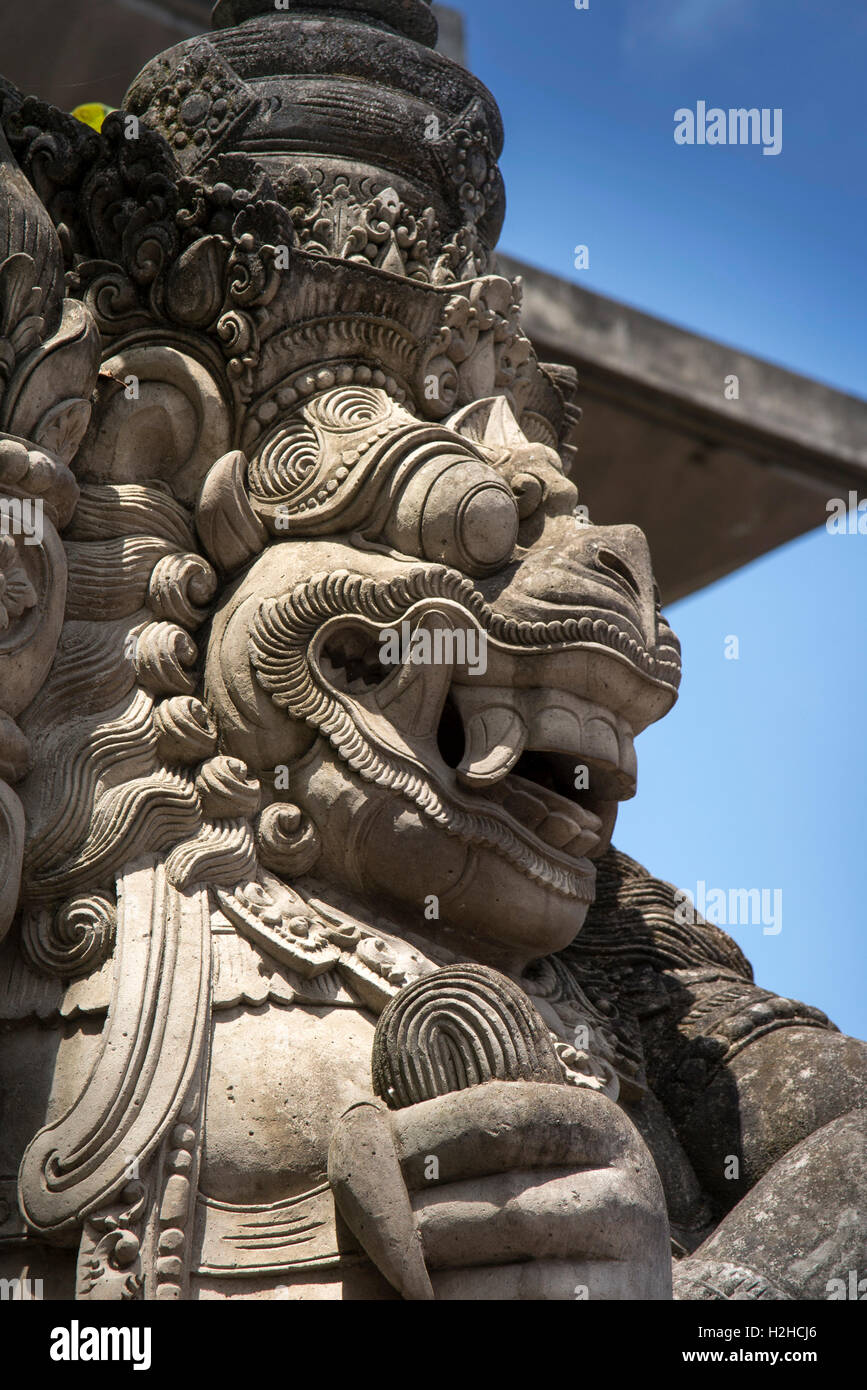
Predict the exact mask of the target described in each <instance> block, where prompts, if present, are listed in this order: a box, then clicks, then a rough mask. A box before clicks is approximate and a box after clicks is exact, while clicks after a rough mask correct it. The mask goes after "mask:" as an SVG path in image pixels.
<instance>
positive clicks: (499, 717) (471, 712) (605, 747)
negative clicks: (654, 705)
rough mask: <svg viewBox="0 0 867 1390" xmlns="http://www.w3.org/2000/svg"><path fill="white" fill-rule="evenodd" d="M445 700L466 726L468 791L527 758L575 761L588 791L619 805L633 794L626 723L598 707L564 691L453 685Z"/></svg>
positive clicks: (462, 772)
mask: <svg viewBox="0 0 867 1390" xmlns="http://www.w3.org/2000/svg"><path fill="white" fill-rule="evenodd" d="M451 694H452V697H453V699H454V701H455V704H456V705H457V707H458V710H459V711H460V714H461V718H462V720H463V724H464V736H465V739H466V752H465V755H464V758H463V761H462V762H461V764H460V767H459V768H458V778H459V780H460V781H461V782H462V783H463V784H464V785H465V786H467V787H476V788H479V787H486V788H490V787H492V786H493V785H494V784H495V783H496V782H498V781H500V780H501V779H502V778H503V777H505V776H506V774H507V773H508V772H510V771H511V770H512V768H513V767H514V766H515V763H516V762H517V761H518V758H519V757H520V755H521V753H522V752H523V751H524V750H525V749H528V750H536V751H538V752H545V753H555V754H562V755H566V756H569V757H574V759H575V763H576V766H578V765H580V764H584V765H585V766H586V767H587V769H588V773H589V785H588V787H587V790H589V791H590V792H591V793H593V794H595V795H597V796H599V797H601V798H603V799H604V800H615V801H622V800H625V799H626V798H627V797H630V796H632V795H633V794H634V792H635V779H636V772H637V764H636V758H635V748H634V743H633V734H632V730H631V728H630V727H629V725H628V724H627V723H626V720H625V719H623V718H622V717H621V716H620V715H617V714H614V713H613V712H612V711H611V710H608V709H605V708H604V707H603V706H602V705H598V704H595V703H593V702H592V701H590V700H585V699H583V698H582V697H580V696H578V695H573V694H571V693H570V692H568V691H564V690H544V689H540V688H538V687H524V688H522V687H517V688H511V689H505V688H499V687H498V688H492V687H487V688H485V687H478V686H477V687H471V686H469V685H460V684H454V685H452V687H451Z"/></svg>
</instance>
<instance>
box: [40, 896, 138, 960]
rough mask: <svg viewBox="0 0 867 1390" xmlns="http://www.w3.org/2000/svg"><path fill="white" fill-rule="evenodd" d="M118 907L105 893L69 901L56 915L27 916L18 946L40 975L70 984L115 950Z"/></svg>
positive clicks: (41, 911)
mask: <svg viewBox="0 0 867 1390" xmlns="http://www.w3.org/2000/svg"><path fill="white" fill-rule="evenodd" d="M116 926H117V907H116V904H115V902H114V899H113V898H110V897H108V896H107V894H105V893H88V894H86V895H84V896H82V897H79V898H70V900H69V901H68V902H66V903H64V904H63V906H62V907H61V908H60V909H59V910H58V911H57V912H52V911H50V910H46V909H42V910H39V911H36V912H29V913H26V914H25V916H24V919H23V922H22V926H21V945H22V949H23V952H24V955H25V957H26V959H27V961H28V963H29V964H30V965H31V966H32V967H33V969H34V970H37V971H38V972H39V973H40V974H41V975H53V976H58V975H59V976H60V977H61V979H66V980H71V979H74V978H75V977H76V976H78V975H88V974H90V972H91V971H92V970H95V969H96V967H97V966H98V965H101V964H102V962H103V961H104V960H107V959H108V956H109V955H110V954H111V951H112V948H113V946H114V937H115V930H116Z"/></svg>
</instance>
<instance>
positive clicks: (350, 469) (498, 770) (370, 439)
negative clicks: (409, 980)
mask: <svg viewBox="0 0 867 1390" xmlns="http://www.w3.org/2000/svg"><path fill="white" fill-rule="evenodd" d="M347 374H348V373H347ZM229 468H231V469H232V470H233V473H234V477H233V479H232V480H231V481H230V479H229V478H228V477H227V476H226V474H227V470H228V469H229ZM241 476H242V475H241V472H240V469H239V466H238V460H237V459H234V460H230V461H227V463H224V464H223V465H222V472H221V474H220V475H218V476H215V478H214V479H213V480H212V484H211V485H210V486H206V489H205V493H204V495H203V498H204V510H205V511H206V512H208V511H209V508H214V509H216V507H218V506H220V505H221V506H222V507H223V509H224V525H228V524H229V521H228V517H229V515H230V512H229V498H230V497H231V499H232V501H231V505H233V506H235V507H236V508H237V516H238V518H239V522H240V518H241V517H242V516H243V517H244V518H245V521H246V529H247V530H248V531H252V529H253V528H252V524H251V523H252V520H253V518H255V520H256V521H257V522H258V523H259V524H260V526H261V528H262V535H263V544H264V549H263V551H262V554H261V555H260V556H259V557H258V558H257V559H255V560H254V561H253V562H252V563H251V564H250V565H249V567H248V568H247V570H246V572H245V574H244V576H243V578H242V579H241V580H240V582H239V583H237V584H235V585H233V586H232V587H231V589H230V590H229V591H228V592H227V593H226V595H225V596H224V597H223V599H222V601H221V602H220V604H219V606H218V609H217V612H216V615H215V618H214V622H213V625H212V628H211V632H210V638H209V643H208V655H207V663H206V701H207V703H208V705H209V707H210V709H211V710H212V713H213V715H214V717H215V718H216V721H217V723H218V724H219V727H220V737H221V747H222V748H223V749H224V751H225V752H226V753H228V754H230V755H233V756H235V757H237V758H240V759H242V760H243V762H244V763H245V764H246V766H247V768H248V769H249V770H250V771H251V772H252V773H253V774H254V775H255V776H256V777H257V778H258V779H259V780H260V781H261V782H262V785H263V787H264V788H265V789H266V798H267V799H268V800H269V802H270V803H271V805H272V807H273V808H274V809H273V811H272V814H273V815H275V816H276V814H277V808H279V807H280V805H281V803H286V804H288V805H289V806H291V807H293V808H297V810H298V811H300V812H301V816H302V819H301V820H300V821H299V820H298V818H297V814H296V812H295V811H294V810H293V811H291V812H289V813H288V815H289V823H290V824H291V825H292V827H293V831H294V833H295V835H296V836H297V837H298V839H299V840H300V839H303V841H304V845H305V847H306V853H305V861H306V862H305V863H304V865H303V867H304V868H305V869H309V871H311V872H313V873H314V874H315V875H316V877H317V878H319V879H320V880H323V879H324V880H325V881H326V882H333V883H336V884H337V885H338V886H339V887H341V888H343V889H345V890H348V891H350V892H351V893H353V894H354V895H356V896H357V897H360V898H361V900H363V901H367V902H369V903H370V904H372V905H373V904H381V903H382V902H383V901H385V902H388V903H391V904H392V905H395V904H396V905H397V906H399V907H400V908H402V909H403V912H404V914H408V916H409V920H410V921H414V922H415V923H416V925H417V926H418V927H422V926H423V925H424V923H425V921H426V920H427V919H426V917H425V906H426V904H429V903H430V901H431V899H432V897H433V898H435V899H436V903H437V909H438V911H437V925H436V928H435V930H437V931H440V932H443V933H451V934H453V935H454V934H457V935H458V936H461V937H464V938H466V937H475V938H479V939H480V942H481V944H480V949H482V950H484V949H485V947H486V946H487V947H488V948H489V949H491V950H492V951H493V952H494V953H496V950H497V949H498V948H504V949H505V951H507V952H508V951H512V952H515V953H516V954H524V955H528V956H529V955H534V954H543V953H547V952H549V951H551V950H555V949H558V948H560V947H562V946H564V945H566V944H567V943H568V942H569V941H570V940H571V939H572V938H573V937H574V935H575V933H576V931H577V930H578V929H579V928H580V926H581V924H582V922H583V919H584V914H585V913H586V910H587V908H588V906H589V904H590V902H591V901H592V899H593V890H594V879H595V870H594V865H593V859H594V858H596V857H598V855H599V854H601V853H602V852H604V850H605V849H606V848H607V845H608V841H609V838H610V835H611V830H612V828H613V824H614V818H615V816H616V812H617V805H618V802H619V801H621V800H623V799H625V798H627V797H631V796H632V795H633V794H634V791H635V783H636V760H635V751H634V747H633V740H634V737H635V735H636V734H637V733H639V732H640V731H641V730H642V729H643V728H644V727H645V726H646V725H647V724H649V723H651V722H652V721H653V720H655V719H658V718H660V716H661V715H663V714H664V713H665V712H666V711H667V710H668V709H669V708H670V707H671V705H672V703H673V701H674V698H675V692H676V686H677V680H678V676H679V663H678V650H677V645H676V640H675V638H674V636H673V634H672V633H671V631H670V630H669V628H668V627H667V625H666V623H665V621H664V619H663V618H662V617H661V615H660V612H659V604H658V600H657V595H656V591H655V586H654V582H653V575H652V572H651V567H650V559H649V555H648V551H647V545H646V542H645V540H644V537H643V535H642V533H641V532H640V531H639V530H638V529H637V528H636V527H634V526H607V527H602V526H594V525H592V524H591V523H590V521H589V520H588V519H587V518H586V516H585V515H584V514H583V512H582V511H581V509H580V508H579V506H578V495H577V491H576V489H575V487H574V485H573V484H572V483H571V482H570V481H569V480H568V479H567V478H566V476H565V475H564V472H563V468H562V464H561V461H560V459H559V457H558V455H557V453H556V451H555V450H554V449H553V448H551V447H550V446H547V445H545V444H542V443H539V442H532V441H530V440H529V439H527V437H526V436H525V435H524V434H523V433H522V431H521V429H520V426H519V425H518V423H517V421H516V419H515V416H514V414H513V412H512V409H511V407H510V405H509V402H508V400H507V398H506V396H505V395H500V396H492V397H488V398H485V399H483V400H480V401H477V402H474V403H472V404H470V405H469V406H467V407H464V408H462V409H460V410H458V411H457V412H456V413H455V414H454V415H453V416H451V417H449V418H448V419H447V420H446V421H444V422H443V423H442V424H431V423H428V422H426V421H424V420H423V419H419V418H418V416H417V415H416V414H415V413H412V412H411V411H410V410H409V409H407V407H406V405H399V404H397V402H396V401H395V400H394V398H393V396H391V395H389V393H388V392H387V391H386V390H384V389H382V388H375V387H371V386H369V385H358V384H354V383H352V384H350V383H349V382H347V383H346V384H344V385H337V384H335V385H334V386H331V387H329V388H328V389H326V390H324V391H319V392H316V393H315V394H313V395H312V396H311V397H310V398H309V400H308V401H306V402H305V403H304V404H299V405H297V406H296V407H295V408H294V409H293V410H291V411H290V412H289V413H288V414H287V415H286V416H285V417H284V418H283V419H282V420H281V421H280V422H279V423H277V424H276V425H275V426H274V428H273V429H272V430H271V431H270V432H269V433H268V435H267V436H266V437H265V438H264V439H263V440H262V442H261V444H260V446H259V447H258V448H256V450H255V451H254V452H253V454H252V457H251V459H250V461H249V468H248V470H247V477H246V486H245V487H243V488H242V486H241ZM232 483H233V484H234V486H232ZM235 529H236V530H240V529H241V525H240V524H239V525H238V526H236V528H235ZM265 536H267V541H266V540H265V539H264V538H265ZM314 856H315V857H314Z"/></svg>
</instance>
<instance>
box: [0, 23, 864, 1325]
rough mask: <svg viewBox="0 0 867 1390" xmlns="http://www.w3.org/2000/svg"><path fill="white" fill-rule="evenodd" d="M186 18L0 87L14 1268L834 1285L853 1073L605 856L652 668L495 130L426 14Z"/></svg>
mask: <svg viewBox="0 0 867 1390" xmlns="http://www.w3.org/2000/svg"><path fill="white" fill-rule="evenodd" d="M214 24H215V29H214V32H213V33H212V34H211V35H210V36H209V37H207V38H197V39H192V40H189V41H188V42H186V43H183V44H180V45H179V46H177V47H176V48H173V49H171V50H170V51H169V52H167V53H165V54H163V55H161V56H160V57H158V58H156V59H154V61H153V62H152V63H150V64H149V65H148V67H146V68H145V70H144V71H143V72H142V73H141V74H140V75H139V77H138V78H137V79H136V81H135V82H134V83H133V85H132V87H131V89H130V91H129V93H128V94H127V97H126V100H125V105H124V108H123V110H121V111H119V112H116V113H114V114H112V115H110V116H109V117H108V118H107V119H106V122H105V124H104V126H103V129H102V131H101V132H100V133H97V132H95V131H93V130H91V129H89V128H87V127H85V126H83V125H81V124H79V123H78V122H76V121H75V120H74V119H73V118H72V117H69V116H66V115H64V114H62V113H61V112H59V111H57V110H55V109H54V108H51V107H48V106H46V105H44V104H43V103H41V102H39V101H38V100H36V99H34V98H31V97H28V98H24V97H23V96H22V95H21V93H19V92H17V91H16V90H15V89H14V88H12V87H10V86H9V85H8V84H0V120H2V134H0V159H2V162H3V171H2V175H3V177H2V191H0V324H2V341H0V492H2V498H3V499H5V511H4V516H7V517H10V518H12V519H13V520H15V521H17V525H16V526H12V527H11V528H10V527H7V528H6V533H5V534H4V535H3V536H2V538H0V651H2V661H0V711H2V712H0V775H2V778H3V781H2V782H0V818H2V851H0V852H2V857H3V873H2V878H0V930H2V933H3V934H4V935H5V940H4V942H3V946H2V953H0V1020H2V1027H3V1041H2V1048H0V1078H2V1079H0V1086H2V1096H3V1100H2V1105H3V1110H2V1132H0V1183H2V1193H0V1217H2V1218H3V1224H2V1226H0V1266H2V1268H0V1276H3V1277H14V1276H15V1275H16V1274H17V1273H19V1272H20V1270H21V1268H22V1267H23V1266H25V1265H26V1266H29V1267H31V1268H34V1269H36V1268H38V1269H39V1270H40V1271H45V1272H46V1279H45V1294H46V1297H53V1298H68V1297H72V1296H74V1297H76V1298H78V1299H83V1300H84V1299H140V1298H144V1299H216V1298H226V1297H231V1298H235V1297H242V1298H272V1297H275V1296H277V1294H278V1291H279V1296H282V1297H285V1296H286V1295H287V1293H288V1296H289V1297H291V1298H335V1299H336V1298H393V1299H396V1298H400V1297H403V1298H407V1299H430V1298H437V1299H526V1298H531V1299H572V1298H576V1297H578V1298H584V1297H586V1298H590V1299H630V1298H640V1299H668V1298H671V1297H672V1294H673V1293H674V1296H676V1297H680V1298H728V1297H738V1298H741V1297H755V1298H777V1299H784V1298H810V1297H817V1296H818V1297H822V1296H824V1287H825V1284H826V1282H827V1280H828V1279H829V1278H831V1277H834V1276H836V1275H838V1274H839V1272H840V1271H841V1270H845V1269H848V1268H850V1267H852V1268H855V1267H857V1265H858V1261H859V1258H860V1259H861V1261H862V1263H863V1247H864V1241H865V1228H867V1176H865V1175H867V1162H865V1158H867V1152H865V1150H867V1143H865V1132H864V1124H863V1112H862V1111H860V1110H859V1108H858V1107H859V1106H861V1105H863V1097H864V1094H865V1081H867V1050H865V1047H864V1045H863V1044H861V1043H858V1042H856V1041H853V1040H850V1039H847V1038H844V1037H842V1036H841V1035H840V1034H839V1033H838V1032H837V1031H836V1030H835V1029H834V1027H833V1026H832V1025H831V1024H830V1023H829V1022H828V1020H827V1019H826V1018H825V1016H824V1015H823V1014H821V1013H819V1012H818V1011H817V1010H815V1009H812V1008H809V1007H807V1006H805V1005H803V1004H800V1003H796V1002H793V1001H791V1000H787V999H782V998H779V997H777V996H776V995H774V994H773V993H769V992H768V991H766V990H764V989H760V988H758V987H757V986H756V985H755V984H754V983H753V979H752V972H751V970H750V967H749V964H748V963H747V961H746V960H745V959H744V958H743V956H742V955H741V953H740V951H739V950H738V948H737V947H736V946H735V944H734V943H733V942H732V941H731V940H730V939H729V938H728V937H726V936H725V935H724V934H723V933H722V932H720V931H719V930H717V929H716V928H714V927H712V926H710V925H708V924H706V923H703V922H701V921H699V922H697V923H695V924H683V923H681V922H680V921H679V920H678V916H677V914H676V911H675V901H674V890H673V889H672V888H671V887H670V886H669V885H667V884H664V883H661V882H659V881H658V880H655V879H653V878H651V877H650V875H649V874H647V873H646V872H645V871H644V870H643V869H642V868H640V867H639V866H638V865H637V864H635V863H634V862H633V861H632V860H630V859H629V858H627V857H626V856H625V855H623V854H621V853H619V852H618V851H617V850H615V849H612V848H611V847H610V842H611V836H612V832H613V829H614V823H615V818H616V814H617V806H618V803H619V802H620V801H622V800H624V799H626V798H628V797H631V796H632V795H633V794H634V792H635V786H636V760H635V751H634V739H635V737H636V735H637V734H639V733H640V732H641V731H642V730H643V729H644V728H646V727H647V725H649V724H650V723H652V722H653V721H655V720H657V719H660V718H661V717H662V716H663V715H665V714H666V713H667V712H668V710H669V709H670V708H671V706H672V705H673V703H674V701H675V698H676V694H677V688H678V682H679V677H680V656H679V647H678V643H677V639H676V638H675V636H674V634H673V633H672V631H671V629H670V628H669V627H668V625H667V623H666V621H665V619H664V617H663V616H662V614H661V612H660V608H659V601H658V595H657V591H656V587H655V585H654V581H653V575H652V570H651V564H650V558H649V555H648V550H647V545H646V542H645V540H644V537H643V535H642V534H641V532H640V531H639V530H638V529H637V528H635V527H634V526H630V525H623V526H614V527H601V526H596V525H594V524H592V522H591V521H590V520H589V519H588V518H587V515H586V509H582V508H581V507H580V506H579V503H578V498H579V494H578V490H577V487H576V483H575V481H574V480H573V466H574V463H575V440H574V435H575V429H576V425H577V422H578V415H579V412H578V410H577V407H576V404H575V400H576V391H577V383H576V381H575V380H574V379H573V376H572V374H571V373H570V372H569V371H568V370H567V369H565V368H562V367H556V366H550V365H546V364H544V363H540V362H539V361H538V360H537V358H536V356H535V353H534V351H533V348H532V346H531V344H530V343H529V342H528V340H527V339H526V337H525V336H524V335H523V333H522V331H521V325H520V286H519V285H518V284H513V283H511V282H510V281H508V280H507V279H505V278H503V277H502V276H501V275H499V274H498V273H497V270H496V265H495V263H494V261H493V249H494V246H495V243H496V240H497V236H498V234H499V230H500V226H501V223H502V218H503V211H504V194H503V188H502V181H501V178H500V174H499V171H498V168H497V158H498V156H499V154H500V150H501V145H502V130H501V125H500V118H499V113H498V111H497V108H496V105H495V103H494V101H493V99H492V97H491V96H490V94H489V93H488V92H487V91H486V89H485V88H484V87H483V86H482V85H481V84H480V83H479V82H478V81H477V80H476V79H475V78H474V77H472V76H471V75H470V74H468V73H467V72H466V71H464V70H463V69H462V68H460V67H458V66H457V65H455V64H453V63H452V62H450V61H449V60H448V59H446V58H444V57H442V56H440V55H439V54H437V53H436V52H435V51H434V49H433V47H432V44H433V43H434V42H435V37H436V24H435V20H434V18H433V16H432V14H431V11H430V9H429V6H428V4H427V3H426V0H364V2H363V4H362V3H361V0H327V3H324V2H323V0H303V4H302V3H300V0H299V3H298V4H295V3H294V0H293V3H291V4H289V5H287V6H285V7H281V8H280V9H275V7H274V5H273V3H270V0H220V3H219V4H217V6H216V10H215V14H214ZM579 472H580V470H579ZM28 519H29V520H30V521H32V522H34V525H32V526H29V527H28V526H26V525H25V523H26V522H27V521H28ZM37 522H38V525H37V524H36V523H37ZM731 1156H735V1157H736V1158H737V1160H738V1163H737V1171H738V1176H737V1177H736V1178H732V1177H731V1165H730V1163H729V1161H728V1160H729V1159H730V1157H731ZM672 1257H673V1258H672ZM672 1270H673V1275H672Z"/></svg>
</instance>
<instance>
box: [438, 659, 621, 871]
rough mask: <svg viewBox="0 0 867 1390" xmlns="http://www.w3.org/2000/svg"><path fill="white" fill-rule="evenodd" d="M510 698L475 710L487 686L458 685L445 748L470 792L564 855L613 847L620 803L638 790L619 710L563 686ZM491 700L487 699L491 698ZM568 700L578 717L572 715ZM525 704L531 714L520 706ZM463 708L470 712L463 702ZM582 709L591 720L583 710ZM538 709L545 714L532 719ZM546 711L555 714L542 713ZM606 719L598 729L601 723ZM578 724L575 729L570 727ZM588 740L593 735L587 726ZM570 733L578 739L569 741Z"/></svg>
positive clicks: (449, 701)
mask: <svg viewBox="0 0 867 1390" xmlns="http://www.w3.org/2000/svg"><path fill="white" fill-rule="evenodd" d="M509 695H510V700H511V704H510V705H509V706H507V705H504V704H502V703H500V704H497V703H490V697H491V692H488V696H487V698H488V700H489V703H488V704H487V705H486V707H485V708H484V709H480V708H476V709H474V710H473V711H472V712H471V713H470V714H469V716H468V712H467V706H468V705H473V704H477V703H478V697H479V696H481V692H478V696H477V692H475V691H473V692H470V693H468V692H467V690H466V687H454V686H453V687H452V689H451V691H450V692H449V695H448V697H447V698H446V702H445V705H444V707H443V712H442V716H441V718H440V722H439V727H438V730H437V746H438V749H439V753H440V756H441V757H442V759H443V761H444V762H445V763H446V765H447V766H448V767H450V768H452V769H453V770H454V772H455V774H456V777H457V780H458V783H459V785H460V787H461V789H462V790H463V791H465V792H469V793H471V794H475V795H476V796H478V797H479V798H480V799H481V798H484V800H485V801H487V802H488V803H493V804H494V805H496V806H497V808H498V810H499V811H500V812H501V813H505V815H506V816H508V817H509V819H510V820H512V821H513V822H515V823H516V825H517V826H518V827H520V829H521V830H522V831H523V832H524V833H525V834H527V835H529V836H530V837H531V838H532V839H533V840H535V841H537V842H540V844H541V846H542V847H544V849H545V850H546V851H549V852H550V851H554V854H555V856H556V857H557V858H561V857H562V858H563V859H565V860H567V861H572V865H573V867H578V865H577V864H576V861H584V864H585V866H586V868H587V870H588V871H590V865H589V864H587V862H586V861H587V860H589V859H593V858H596V857H598V856H599V855H600V854H602V853H604V851H605V849H607V847H608V840H609V838H610V835H611V830H612V828H613V824H614V819H615V816H616V811H617V802H618V801H619V800H623V799H625V797H628V796H631V795H633V793H634V790H635V778H634V772H630V770H629V767H630V766H632V767H634V752H633V750H632V740H631V737H628V736H627V735H626V734H625V732H624V733H622V734H621V738H620V739H618V737H617V730H616V727H615V720H614V716H606V714H605V712H604V711H600V710H598V709H597V708H596V707H593V706H590V705H589V704H588V702H586V701H578V700H577V698H576V697H573V696H567V695H564V694H563V692H550V691H525V692H515V691H512V692H509ZM483 698H484V697H483ZM564 702H568V705H569V707H570V708H569V710H568V714H569V716H570V717H569V719H564V717H563V711H564ZM517 703H520V704H522V705H523V708H524V716H528V715H529V716H530V717H523V716H522V714H521V713H519V711H518V710H517V709H516V708H515V705H516V704H517ZM462 705H463V706H464V708H463V709H462V708H461V706H462ZM579 705H583V706H584V709H583V713H584V715H585V718H584V720H583V723H582V722H581V721H579V719H578V718H577V713H578V711H577V706H579ZM534 706H535V713H536V716H537V717H536V718H535V719H534V718H532V710H533V707H534ZM543 708H544V711H545V714H546V715H547V725H548V728H547V730H546V719H545V718H540V717H539V715H540V712H541V710H542V709H543ZM554 711H556V712H558V713H559V716H560V717H559V720H558V723H559V725H560V729H559V733H560V735H561V738H560V740H559V741H560V742H561V744H563V745H564V746H565V747H566V748H567V749H568V748H571V749H572V750H577V751H563V747H557V746H556V745H555V746H554V747H548V748H536V747H528V746H527V744H528V743H534V742H537V741H542V742H549V743H550V742H552V738H551V734H552V730H551V728H550V725H551V723H552V719H551V716H552V713H553V712H554ZM595 724H599V725H600V727H599V728H595V727H594V725H595ZM566 725H571V727H565V726H566ZM585 730H586V731H587V732H586V738H585V737H584V731H585ZM570 735H571V737H570Z"/></svg>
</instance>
